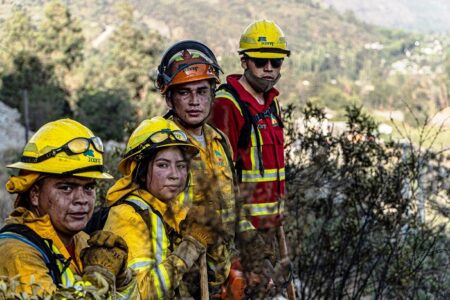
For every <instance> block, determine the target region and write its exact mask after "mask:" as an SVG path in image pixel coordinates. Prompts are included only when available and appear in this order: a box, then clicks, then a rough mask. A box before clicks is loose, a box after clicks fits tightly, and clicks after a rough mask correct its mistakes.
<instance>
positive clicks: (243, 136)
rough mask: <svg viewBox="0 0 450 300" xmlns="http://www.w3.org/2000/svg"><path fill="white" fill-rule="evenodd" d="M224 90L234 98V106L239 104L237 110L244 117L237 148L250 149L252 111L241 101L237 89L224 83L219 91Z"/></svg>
mask: <svg viewBox="0 0 450 300" xmlns="http://www.w3.org/2000/svg"><path fill="white" fill-rule="evenodd" d="M220 90H224V91H225V92H227V93H229V94H230V95H231V96H232V97H233V98H234V101H232V102H233V103H234V104H237V108H238V109H239V111H240V112H241V113H242V116H243V117H244V126H242V129H241V133H240V135H239V139H238V144H237V147H238V148H239V149H246V148H247V147H248V144H249V143H250V135H251V130H252V125H253V124H252V116H251V114H250V110H249V108H248V104H247V103H245V102H243V101H241V98H240V97H239V94H238V92H237V91H236V89H235V88H234V87H233V86H231V84H228V83H224V84H221V85H220V86H219V88H218V89H217V91H220Z"/></svg>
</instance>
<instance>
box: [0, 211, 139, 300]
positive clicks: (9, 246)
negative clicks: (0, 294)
mask: <svg viewBox="0 0 450 300" xmlns="http://www.w3.org/2000/svg"><path fill="white" fill-rule="evenodd" d="M5 223H6V224H23V225H26V226H28V227H29V228H30V229H32V230H33V231H34V232H36V233H37V234H38V235H39V236H40V237H42V238H43V239H47V240H51V241H52V243H51V244H52V248H51V249H52V251H53V252H54V253H55V254H56V255H60V256H61V260H57V264H58V268H59V270H60V271H61V273H62V274H61V282H62V283H61V285H62V287H64V288H68V287H72V286H75V287H76V286H77V285H90V283H89V282H85V281H82V280H81V276H82V274H83V266H82V265H81V259H80V252H81V250H82V249H83V248H85V247H87V246H88V244H87V240H88V239H89V236H88V235H87V234H86V233H84V232H79V233H77V234H76V235H75V236H74V237H73V242H74V246H75V247H74V249H75V250H74V252H75V257H72V258H71V257H70V254H69V252H68V251H67V249H66V247H65V246H64V244H63V242H62V241H61V239H60V238H59V237H58V235H57V233H56V231H55V229H54V227H53V225H52V223H51V221H50V217H49V216H48V215H45V216H43V217H36V216H35V215H34V214H33V213H32V212H31V211H29V210H27V209H25V208H23V207H19V208H16V209H15V210H14V211H13V212H12V213H11V214H10V216H9V217H8V218H7V219H6V222H5ZM1 235H2V238H0V253H1V256H2V259H1V261H0V277H1V276H7V277H14V276H16V275H19V276H20V277H19V278H18V279H19V282H20V286H18V288H17V289H16V292H25V293H28V294H30V295H31V293H32V289H33V286H32V285H31V283H32V282H33V283H35V284H38V285H39V286H40V287H41V288H40V290H39V291H38V293H39V294H44V293H47V294H52V293H54V292H55V291H56V290H57V288H58V287H57V286H56V285H55V283H54V281H53V279H52V277H51V276H50V275H49V270H48V268H47V265H46V263H45V258H44V257H45V255H43V253H42V251H41V250H39V249H38V248H36V247H34V246H33V245H32V243H31V242H30V241H29V240H27V239H26V238H24V237H23V236H21V235H19V234H15V233H10V232H5V233H2V234H1ZM46 243H47V242H46ZM47 244H48V243H47ZM69 259H70V264H69V265H68V267H66V266H65V263H66V262H68V261H69ZM135 286H136V280H132V281H131V282H130V284H129V285H128V286H127V287H124V288H123V289H122V291H121V292H117V293H116V299H124V298H125V299H139V295H138V294H137V293H136V292H135V293H133V291H134V290H135Z"/></svg>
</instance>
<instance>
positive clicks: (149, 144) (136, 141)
mask: <svg viewBox="0 0 450 300" xmlns="http://www.w3.org/2000/svg"><path fill="white" fill-rule="evenodd" d="M171 146H180V147H182V148H183V151H184V152H185V153H188V154H190V155H191V157H193V156H195V155H196V154H197V153H198V152H199V150H198V148H197V146H195V145H194V144H192V143H191V142H189V139H188V137H187V135H186V133H184V131H182V130H181V129H180V128H179V127H178V126H177V125H176V124H175V123H174V122H173V121H171V120H167V119H164V118H163V117H154V118H152V119H147V120H144V121H143V122H142V123H141V124H139V126H138V127H137V128H136V129H135V130H134V131H133V133H132V134H131V136H130V139H129V140H128V143H127V148H126V150H125V155H124V158H123V159H122V161H121V162H120V163H119V171H120V172H121V173H122V174H124V172H125V166H126V163H127V162H128V160H130V159H134V160H136V161H140V160H142V159H144V158H145V157H147V156H149V155H150V153H152V152H153V151H155V149H159V148H164V147H171Z"/></svg>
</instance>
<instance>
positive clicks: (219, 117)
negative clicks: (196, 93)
mask: <svg viewBox="0 0 450 300" xmlns="http://www.w3.org/2000/svg"><path fill="white" fill-rule="evenodd" d="M218 95H219V97H218V98H216V100H215V102H214V106H213V117H212V124H213V125H214V126H216V127H217V128H219V129H220V130H222V131H223V132H224V133H225V134H226V135H227V137H228V141H229V142H230V145H231V148H232V149H233V160H236V159H237V155H238V149H237V144H238V141H239V136H240V132H241V129H242V127H243V126H244V123H245V122H244V117H243V115H242V112H241V111H240V109H239V108H238V104H237V103H235V101H236V100H234V99H233V98H232V96H231V94H229V93H223V95H224V96H226V97H220V95H221V94H218ZM239 198H242V197H238V199H236V201H240V200H239ZM240 206H241V209H242V210H241V213H240V214H239V215H240V216H241V217H240V220H238V222H239V231H240V232H245V231H248V230H256V228H255V227H254V226H253V225H252V223H251V221H250V220H249V219H248V218H246V216H245V211H244V210H243V203H242V205H240Z"/></svg>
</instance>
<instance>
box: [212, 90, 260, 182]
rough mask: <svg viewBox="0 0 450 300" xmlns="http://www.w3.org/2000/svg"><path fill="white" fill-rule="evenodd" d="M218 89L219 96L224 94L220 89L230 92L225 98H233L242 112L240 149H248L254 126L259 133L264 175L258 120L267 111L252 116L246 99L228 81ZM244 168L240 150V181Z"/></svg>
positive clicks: (237, 163)
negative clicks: (242, 122) (221, 93)
mask: <svg viewBox="0 0 450 300" xmlns="http://www.w3.org/2000/svg"><path fill="white" fill-rule="evenodd" d="M217 91H218V93H219V95H218V96H219V97H221V96H222V95H220V91H225V92H226V93H228V94H229V95H230V96H228V97H225V98H227V99H229V100H231V101H232V102H233V103H234V104H235V105H236V107H237V108H238V109H239V111H240V112H241V114H242V117H243V118H244V125H243V126H242V129H241V133H240V135H239V139H238V144H237V148H238V149H247V148H248V145H249V143H250V138H251V132H252V127H253V131H254V132H255V134H256V135H257V137H256V148H257V149H258V162H259V172H260V173H261V175H263V174H264V165H263V163H262V146H261V141H260V139H259V136H258V132H259V131H258V125H257V122H258V121H259V120H260V119H261V118H263V117H264V114H266V112H263V113H259V114H257V115H256V116H252V115H251V113H250V109H249V107H248V104H247V103H246V102H244V101H241V98H240V97H239V94H238V92H237V91H236V89H235V88H234V87H233V86H232V85H230V84H228V83H224V84H221V85H220V86H219V88H218V89H217ZM232 98H233V99H232ZM261 114H262V115H261ZM258 115H261V116H259V119H258ZM242 169H243V161H242V157H241V156H240V155H239V152H238V153H237V159H236V172H237V175H238V178H239V181H241V180H242Z"/></svg>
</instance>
